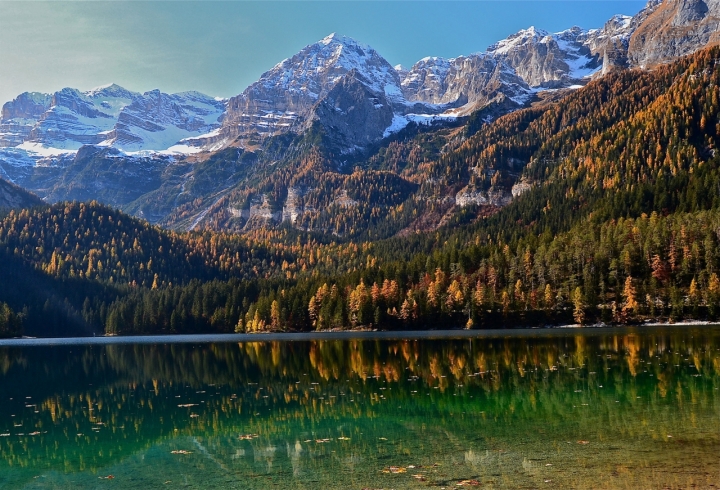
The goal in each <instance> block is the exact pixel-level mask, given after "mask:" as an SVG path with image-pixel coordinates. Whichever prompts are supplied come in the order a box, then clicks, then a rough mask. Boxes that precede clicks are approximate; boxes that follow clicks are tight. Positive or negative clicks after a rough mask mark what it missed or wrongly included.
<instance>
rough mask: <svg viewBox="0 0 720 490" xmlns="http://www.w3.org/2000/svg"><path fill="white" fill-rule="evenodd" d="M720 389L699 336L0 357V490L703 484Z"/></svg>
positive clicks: (711, 464) (717, 479) (709, 477)
mask: <svg viewBox="0 0 720 490" xmlns="http://www.w3.org/2000/svg"><path fill="white" fill-rule="evenodd" d="M719 389H720V328H713V327H704V328H693V329H690V328H685V329H682V330H663V329H653V330H637V331H634V332H632V331H627V330H624V331H617V332H609V333H608V332H602V333H593V332H586V331H583V332H581V333H579V332H578V331H577V330H572V331H568V332H567V333H565V332H562V333H557V332H553V333H552V334H549V335H548V334H543V333H538V334H537V335H532V336H523V337H505V338H503V337H496V338H476V339H461V340H447V339H445V340H406V341H399V340H362V341H360V340H346V341H313V342H250V343H240V344H237V343H215V344H196V345H194V344H185V345H182V344H170V345H147V344H142V345H141V344H129V345H127V344H126V345H93V346H88V345H85V346H83V345H68V346H52V347H0V455H1V458H0V487H1V488H10V489H14V488H30V489H32V488H179V487H181V488H187V487H190V488H242V489H252V488H307V489H315V488H326V489H334V488H356V489H363V488H373V489H374V488H378V489H379V488H386V489H389V488H397V489H401V488H426V487H431V488H448V489H449V488H460V487H478V488H513V489H515V488H528V489H530V488H573V489H575V488H577V489H583V488H588V489H589V488H592V489H598V488H628V489H641V488H648V489H654V488H657V489H664V488H672V489H675V488H718V487H720V391H719ZM241 436H242V437H241Z"/></svg>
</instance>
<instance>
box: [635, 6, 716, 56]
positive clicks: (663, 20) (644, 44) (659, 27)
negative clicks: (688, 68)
mask: <svg viewBox="0 0 720 490" xmlns="http://www.w3.org/2000/svg"><path fill="white" fill-rule="evenodd" d="M718 42H720V1H719V0H665V1H664V2H662V3H660V2H658V1H656V0H651V1H650V2H649V3H648V6H647V7H646V9H645V12H644V19H643V22H642V23H641V24H640V25H639V26H638V27H637V29H636V30H635V31H634V32H633V34H632V36H631V37H630V42H629V46H628V58H629V59H630V62H631V64H632V65H634V66H639V67H641V68H652V67H653V66H655V65H657V64H660V63H667V62H669V61H672V60H675V59H677V58H679V57H680V56H684V55H686V54H690V53H693V52H695V51H697V50H698V49H699V48H702V47H704V46H708V45H714V44H717V43H718Z"/></svg>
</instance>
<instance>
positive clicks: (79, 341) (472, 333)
mask: <svg viewBox="0 0 720 490" xmlns="http://www.w3.org/2000/svg"><path fill="white" fill-rule="evenodd" d="M698 327H699V328H720V323H710V322H700V321H690V322H678V323H646V324H640V325H615V326H612V325H603V324H596V325H585V326H581V325H562V326H557V327H546V328H538V327H535V328H508V329H483V330H480V329H478V330H464V329H457V330H406V331H387V330H381V331H368V330H355V331H352V330H343V331H334V332H327V331H326V332H276V333H226V334H189V335H172V334H165V335H133V336H117V335H114V336H102V337H37V338H33V337H24V338H16V339H0V347H32V346H62V345H116V344H193V343H194V344H208V343H229V342H239V343H247V342H274V341H285V342H304V341H313V340H434V339H437V340H453V339H457V340H462V339H473V338H498V337H528V338H530V337H548V336H558V337H562V336H566V335H569V334H571V333H572V335H576V334H584V335H602V334H607V333H626V334H628V333H636V332H638V331H646V330H657V331H664V330H672V329H677V328H683V329H685V328H698Z"/></svg>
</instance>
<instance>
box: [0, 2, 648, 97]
mask: <svg viewBox="0 0 720 490" xmlns="http://www.w3.org/2000/svg"><path fill="white" fill-rule="evenodd" d="M644 4H645V1H594V0H574V1H573V0H566V1H545V0H534V1H459V2H455V1H440V0H436V1H426V2H415V1H365V2H354V1H324V2H307V1H301V0H295V1H283V2H281V1H262V2H253V1H220V2H214V1H160V2H144V1H112V2H99V1H84V2H65V1H54V2H39V1H37V2H36V1H23V2H13V1H5V0H0V103H2V102H5V101H7V100H10V99H12V98H14V97H15V96H16V95H17V94H19V93H21V92H24V91H43V92H52V91H55V90H58V89H60V88H62V87H67V86H70V87H76V88H79V89H82V90H87V89H90V88H92V87H95V86H98V85H104V84H106V83H110V82H115V83H118V84H120V85H122V86H124V87H126V88H128V89H131V90H136V91H146V90H152V89H154V88H159V89H160V90H162V91H165V92H179V91H183V90H199V91H201V92H204V93H207V94H209V95H214V96H221V97H229V96H233V95H236V94H238V93H240V92H242V90H243V89H244V88H245V87H247V86H248V85H249V84H250V83H252V82H253V81H254V80H256V79H257V78H258V77H259V76H260V75H261V74H262V73H263V72H264V71H266V70H268V69H270V68H271V67H272V66H274V65H275V64H276V63H278V62H279V61H281V60H282V59H284V58H287V57H289V56H291V55H293V54H294V53H296V52H297V51H298V50H300V49H301V48H302V47H303V46H306V45H308V44H311V43H313V42H315V41H318V40H319V39H322V38H323V37H325V36H326V35H327V34H329V33H331V32H338V33H341V34H344V35H347V36H350V37H353V38H355V39H356V40H357V41H360V42H363V43H365V44H369V45H371V46H372V47H374V48H375V49H376V50H377V51H378V52H379V53H380V54H381V55H383V56H384V57H385V58H386V59H387V60H388V61H389V62H390V63H392V64H393V65H394V64H397V63H402V64H403V65H407V66H410V65H412V64H413V63H414V62H415V61H417V60H419V59H420V58H423V57H425V56H443V57H453V56H458V55H462V54H469V53H473V52H477V51H484V50H485V49H486V48H487V46H488V45H490V44H492V43H493V42H495V41H497V40H499V39H502V38H504V37H506V36H508V35H509V34H512V33H513V32H516V31H518V30H519V29H522V28H526V27H528V26H530V25H535V26H536V27H539V28H542V29H546V30H549V31H559V30H563V29H566V28H569V27H571V26H573V25H579V26H581V27H583V28H593V27H600V26H602V24H603V23H604V22H605V21H606V20H607V19H608V18H610V16H612V15H613V14H616V13H622V14H627V15H633V14H635V13H636V12H638V11H639V10H640V9H641V8H642V7H643V6H644Z"/></svg>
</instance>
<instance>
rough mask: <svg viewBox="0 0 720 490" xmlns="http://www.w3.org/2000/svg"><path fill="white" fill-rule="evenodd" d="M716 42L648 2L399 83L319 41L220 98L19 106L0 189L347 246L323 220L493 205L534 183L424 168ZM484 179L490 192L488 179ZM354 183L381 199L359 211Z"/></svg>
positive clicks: (333, 40)
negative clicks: (600, 22) (311, 236)
mask: <svg viewBox="0 0 720 490" xmlns="http://www.w3.org/2000/svg"><path fill="white" fill-rule="evenodd" d="M718 32H720V2H717V1H702V0H687V1H679V0H665V1H664V2H661V1H659V0H650V1H649V2H648V4H647V5H646V6H645V8H644V9H642V10H641V11H640V12H639V13H637V14H636V15H635V16H633V17H628V16H622V15H617V16H614V17H613V18H611V19H610V20H608V22H607V23H606V24H605V25H604V26H603V27H601V28H599V29H591V30H583V29H580V28H578V27H573V28H570V29H568V30H565V31H562V32H558V33H548V32H546V31H543V30H540V29H536V28H534V27H531V28H529V29H525V30H521V31H520V32H518V33H516V34H513V35H511V36H509V37H508V38H506V39H503V40H501V41H499V42H497V43H495V44H493V45H492V46H490V47H489V48H488V49H487V50H486V51H485V52H482V53H477V54H471V55H468V56H460V57H457V58H452V59H444V58H437V57H429V58H424V59H422V60H420V61H418V62H417V63H416V64H415V65H413V66H412V67H410V68H409V69H405V68H403V67H401V66H397V67H393V66H391V65H390V63H388V61H387V60H385V59H384V58H383V57H382V56H381V55H380V54H379V53H378V52H377V51H375V50H374V49H372V48H371V47H369V46H366V45H363V44H361V43H358V42H356V41H355V40H353V39H350V38H347V37H344V36H341V35H337V34H331V35H329V36H327V37H326V38H324V39H322V40H320V41H319V42H317V43H315V44H312V45H309V46H307V47H305V48H303V49H302V50H301V51H300V52H299V53H297V54H296V55H295V56H292V57H291V58H288V59H286V60H283V61H282V62H280V63H278V64H277V65H275V66H274V67H273V68H272V69H270V70H269V71H267V72H266V73H264V74H263V75H262V76H261V77H260V79H259V80H258V81H257V82H255V83H253V84H252V85H250V86H249V87H248V88H247V89H245V90H244V91H243V92H242V93H241V94H239V95H237V96H235V97H231V98H230V99H217V98H213V97H210V96H206V95H203V94H200V93H198V92H184V93H179V94H166V93H163V92H160V91H159V90H153V91H150V92H146V93H143V94H140V93H136V92H131V91H129V90H126V89H124V88H122V87H119V86H117V85H108V86H105V87H99V88H96V89H93V90H90V91H86V92H81V91H79V90H76V89H72V88H65V89H62V90H60V91H58V92H55V93H53V94H39V93H29V92H26V93H23V94H20V95H19V96H18V97H17V98H15V99H14V100H12V101H10V102H7V103H6V104H4V106H3V108H2V117H1V118H0V178H4V179H6V180H9V181H11V182H14V183H15V184H17V185H19V186H21V187H24V188H25V189H28V190H30V191H32V192H35V193H37V194H38V195H39V196H40V197H42V198H43V199H45V200H46V201H49V202H56V201H63V200H83V201H87V200H93V199H96V200H98V201H101V202H104V203H107V204H110V205H113V206H116V207H119V208H121V209H123V210H125V211H127V212H130V213H132V214H134V215H136V216H139V217H142V218H144V219H147V220H149V221H150V222H152V223H159V224H162V225H164V226H167V227H171V228H177V229H195V228H198V227H210V228H216V229H228V230H242V229H252V228H255V227H266V226H277V225H279V224H281V223H283V222H290V223H291V224H292V225H294V226H296V227H298V228H301V229H304V230H312V231H321V232H326V233H333V234H336V235H347V234H350V235H352V234H353V233H358V232H359V230H365V231H367V230H369V229H371V228H372V227H373V226H375V225H374V224H372V223H371V222H372V220H367V219H360V218H358V219H356V220H355V221H356V223H355V224H354V225H353V226H351V227H342V226H338V225H330V224H329V223H330V222H331V221H333V220H334V219H335V220H337V219H338V216H344V215H347V214H352V213H353V212H355V213H357V212H360V211H359V210H360V209H364V208H366V207H373V206H378V205H379V206H380V208H381V210H380V212H381V213H383V214H384V213H387V212H390V211H391V209H393V208H394V207H396V206H398V205H400V204H401V203H402V202H405V201H408V200H412V201H415V202H418V201H423V202H429V201H438V202H439V203H440V205H439V206H438V207H437V209H436V211H435V212H436V213H439V214H438V215H437V216H434V217H431V218H428V219H427V220H426V221H427V223H425V224H419V223H416V224H415V225H412V226H411V227H410V229H414V228H413V227H419V228H421V229H423V228H427V227H429V228H433V227H435V226H438V225H440V224H441V223H443V222H445V221H447V219H449V216H450V215H449V214H447V213H452V212H454V211H456V210H457V209H460V208H463V207H466V206H469V205H481V206H490V207H493V208H498V207H502V206H504V205H507V204H508V203H509V202H510V201H511V200H512V199H513V198H514V197H516V196H517V195H519V194H521V193H522V192H524V191H526V190H527V189H529V188H530V187H531V186H532V185H533V183H532V182H530V181H528V180H527V179H525V178H523V177H522V176H521V170H522V168H523V167H524V166H525V165H526V164H527V163H528V162H527V161H525V160H522V159H515V160H513V159H510V161H509V167H508V168H507V169H506V170H505V171H499V172H498V173H497V176H495V177H494V182H493V184H492V185H490V186H489V187H488V186H486V187H485V188H481V187H482V186H480V187H478V186H477V185H476V184H475V181H476V180H477V178H476V177H477V175H476V174H473V172H476V171H470V172H468V168H466V169H465V170H464V171H463V173H464V174H467V176H466V177H462V178H459V179H454V180H453V181H452V182H449V181H442V179H433V178H431V180H427V178H428V176H429V175H428V173H427V171H426V169H423V162H426V164H425V166H426V167H427V166H428V165H430V163H429V162H439V161H440V160H442V159H443V158H447V157H448V155H450V154H453V152H454V153H457V152H458V151H461V150H462V145H463V142H464V141H465V139H466V138H467V137H469V136H471V135H472V134H473V133H474V132H475V131H477V128H479V127H481V126H482V125H484V124H487V123H489V122H491V121H493V120H495V119H497V118H498V117H500V116H501V115H503V114H507V113H510V112H513V111H516V110H519V109H522V108H529V107H540V106H544V105H546V104H548V103H552V102H553V101H555V100H558V99H559V98H561V97H563V96H565V95H566V94H567V93H569V92H572V91H573V90H576V89H578V88H580V87H582V86H584V85H586V84H587V83H589V82H591V81H592V80H596V79H598V78H601V77H603V76H607V75H609V74H611V73H614V72H616V71H620V70H628V69H631V70H648V69H653V68H655V67H657V66H661V65H663V64H666V63H668V62H671V61H673V60H676V59H678V58H679V57H681V56H683V55H686V54H689V53H692V52H694V51H696V50H698V49H701V48H703V47H706V46H708V45H712V44H714V43H716V42H717V41H718V39H719V38H718ZM419 140H424V142H423V143H419ZM393 150H395V151H398V150H400V151H405V152H406V153H407V154H406V155H403V156H400V157H398V158H396V159H395V160H399V161H401V163H402V165H401V166H402V167H403V168H399V167H398V168H395V169H393V168H390V167H388V166H387V165H386V164H385V163H379V162H386V161H387V160H388V155H390V154H391V153H392V151H393ZM414 160H417V162H415V163H412V162H413V161H414ZM500 163H503V162H498V164H500ZM507 163H508V162H504V163H503V165H505V164H507ZM500 167H502V165H498V168H500ZM469 168H470V170H472V167H469ZM486 171H487V172H491V173H490V174H487V177H488V178H492V174H493V173H495V172H496V171H497V169H495V170H493V169H486ZM471 174H472V175H476V176H475V177H471ZM501 177H502V178H501ZM358 182H363V183H364V185H367V186H369V187H374V186H380V187H383V188H387V189H388V191H389V192H387V193H385V194H384V195H383V196H381V199H380V200H379V201H378V202H374V203H370V202H364V201H363V200H364V199H365V198H364V197H363V196H362V195H361V194H363V193H362V192H361V191H359V190H358V189H356V188H353V186H355V185H356V184H357V183H358ZM353 210H355V211H353ZM343 219H344V218H343ZM363 221H364V222H363ZM376 224H377V223H376ZM405 224H407V223H405ZM349 228H352V229H353V230H354V231H352V232H350V230H349ZM406 228H407V227H405V226H401V225H400V224H398V225H397V226H395V227H394V228H393V227H390V228H388V229H387V230H386V231H384V232H382V233H380V232H377V233H379V235H382V234H385V235H387V234H394V233H399V232H407V231H408V229H406ZM379 235H378V236H379Z"/></svg>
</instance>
